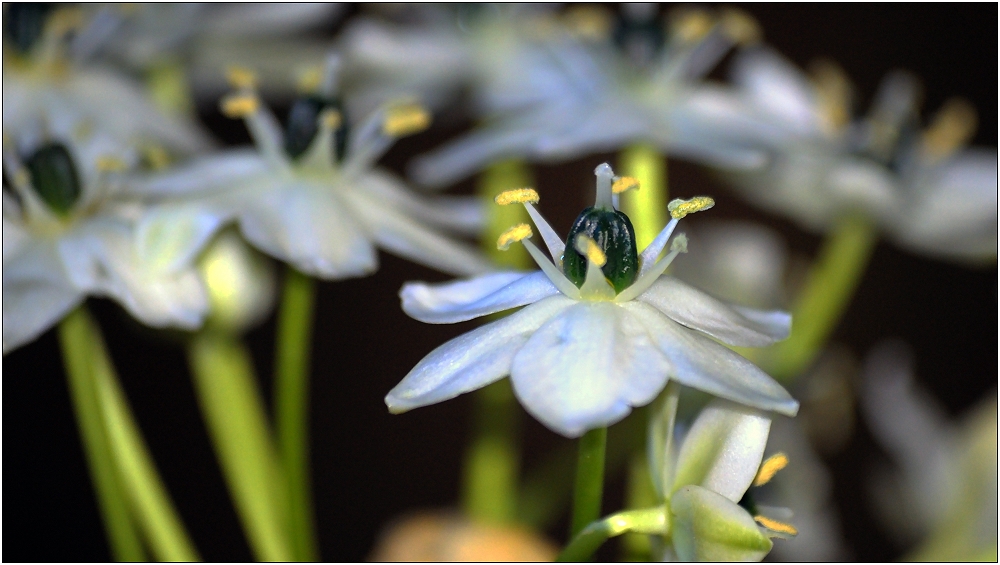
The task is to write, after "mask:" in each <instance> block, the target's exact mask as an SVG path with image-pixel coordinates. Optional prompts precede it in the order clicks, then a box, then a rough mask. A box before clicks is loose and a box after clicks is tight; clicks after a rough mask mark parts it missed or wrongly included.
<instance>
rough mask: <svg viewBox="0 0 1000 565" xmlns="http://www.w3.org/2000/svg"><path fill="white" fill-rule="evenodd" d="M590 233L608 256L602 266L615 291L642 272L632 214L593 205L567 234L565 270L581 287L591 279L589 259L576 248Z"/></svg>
mask: <svg viewBox="0 0 1000 565" xmlns="http://www.w3.org/2000/svg"><path fill="white" fill-rule="evenodd" d="M579 235H586V236H588V237H590V238H591V239H593V240H594V241H595V242H596V243H597V245H598V246H599V247H600V248H601V250H602V251H604V254H605V255H606V256H607V262H606V263H604V266H603V267H601V271H602V272H603V273H604V276H605V277H606V278H607V279H608V281H610V282H611V286H613V287H614V289H615V292H616V293H618V292H621V291H622V290H624V289H626V288H628V287H629V286H630V285H631V284H632V283H633V282H635V279H636V277H637V276H638V274H639V255H638V252H637V250H636V246H635V230H634V229H633V228H632V222H631V221H630V220H629V219H628V216H626V215H625V214H623V213H622V212H619V211H617V210H608V209H604V208H596V207H590V208H587V209H585V210H584V211H583V212H581V213H580V215H579V216H578V217H577V218H576V221H575V222H573V227H572V228H570V230H569V235H568V236H567V237H566V252H565V254H564V255H563V273H565V274H566V278H568V279H569V280H570V281H572V282H573V284H575V285H576V286H577V287H581V286H583V282H584V281H585V280H586V278H587V259H586V258H585V257H584V256H583V255H581V254H580V253H579V252H578V251H577V250H576V245H575V242H576V238H577V236H579Z"/></svg>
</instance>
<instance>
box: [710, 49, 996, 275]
mask: <svg viewBox="0 0 1000 565" xmlns="http://www.w3.org/2000/svg"><path fill="white" fill-rule="evenodd" d="M734 81H735V82H736V83H737V84H738V85H739V87H740V88H741V91H742V93H743V95H744V97H745V99H746V100H747V102H748V103H749V104H750V105H752V106H753V107H754V108H755V109H756V110H757V111H758V112H759V113H760V114H763V115H766V116H769V118H768V119H769V120H770V121H771V125H772V126H773V127H772V128H769V129H767V130H762V142H763V143H764V144H769V143H771V142H764V141H763V140H764V137H765V136H766V137H767V138H768V139H772V140H774V139H777V140H778V142H777V143H776V144H773V145H772V146H771V150H772V151H773V159H772V162H771V164H770V165H769V166H768V167H767V168H765V169H761V170H759V171H746V172H734V173H731V174H729V175H727V176H728V177H729V178H730V180H731V181H732V182H733V184H734V185H735V186H737V187H738V188H740V189H741V192H742V194H744V195H745V196H746V197H747V198H748V199H749V200H751V201H752V202H755V203H758V204H760V205H761V206H763V207H765V208H768V209H772V210H775V211H777V212H780V213H784V214H787V215H789V216H791V217H792V218H793V219H795V220H796V221H798V222H799V223H801V224H802V225H803V226H805V227H807V228H809V229H813V230H825V229H826V228H827V227H828V226H829V225H830V224H831V222H832V221H833V220H835V219H836V218H837V217H838V216H840V215H843V214H846V213H851V212H855V211H859V210H861V211H864V212H866V213H867V214H869V215H871V216H872V217H874V218H875V219H877V220H878V221H879V223H880V225H881V227H882V228H883V230H884V231H885V233H886V234H887V235H888V236H889V237H890V238H891V239H892V240H894V241H895V242H896V243H898V244H899V245H901V246H904V247H907V248H909V249H913V250H915V251H918V252H922V253H927V254H931V255H935V256H941V257H950V258H957V259H973V260H974V259H982V258H984V257H989V256H994V257H995V256H996V245H997V239H996V234H997V212H996V210H997V191H996V186H997V153H996V150H995V149H984V148H971V149H969V148H966V147H965V145H966V143H967V142H968V140H969V139H971V137H972V134H973V133H974V131H975V127H976V113H975V110H974V108H972V107H971V106H970V105H969V104H968V103H967V102H965V101H963V100H961V99H957V98H954V99H951V100H948V101H947V102H945V104H944V105H943V106H942V107H941V108H940V110H938V112H937V114H936V115H935V116H934V118H933V119H932V120H931V122H930V124H929V125H928V126H927V127H926V128H924V129H921V127H920V121H919V102H920V86H919V83H918V81H917V79H916V78H915V77H913V76H911V75H910V74H908V73H904V72H898V71H897V72H893V73H890V74H889V75H887V76H886V77H885V79H884V80H883V81H882V84H881V86H880V87H879V90H878V92H877V93H876V96H875V99H874V102H873V104H872V107H871V110H870V111H869V113H868V115H867V116H864V117H862V118H859V119H854V118H853V107H852V105H851V101H852V98H853V89H852V87H851V85H850V83H849V81H848V79H847V77H846V76H845V75H844V73H843V71H841V70H840V68H839V67H837V66H836V65H835V64H833V63H831V62H821V63H818V64H816V65H815V67H814V72H813V76H812V77H808V76H806V75H805V74H804V73H802V72H801V71H799V70H798V69H797V68H796V67H795V66H794V65H792V64H791V63H790V62H788V61H786V60H785V59H783V58H782V57H781V56H779V55H778V54H776V53H774V52H773V51H769V50H766V49H756V50H752V51H746V52H744V53H742V54H741V55H740V56H739V57H738V58H737V60H736V61H735V63H734ZM774 127H777V128H779V129H780V130H781V131H782V132H783V133H782V134H781V135H780V136H779V137H777V138H775V137H774V129H773V128H774Z"/></svg>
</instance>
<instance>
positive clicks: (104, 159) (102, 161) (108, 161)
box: [97, 155, 127, 173]
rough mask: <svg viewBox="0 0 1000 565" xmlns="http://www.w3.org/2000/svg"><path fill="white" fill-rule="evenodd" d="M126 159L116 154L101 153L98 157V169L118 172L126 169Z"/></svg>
mask: <svg viewBox="0 0 1000 565" xmlns="http://www.w3.org/2000/svg"><path fill="white" fill-rule="evenodd" d="M126 167H127V166H126V165H125V161H122V160H121V159H119V158H118V157H115V156H114V155H101V156H100V157H98V158H97V170H98V171H101V172H102V173H117V172H121V171H124V170H125V169H126Z"/></svg>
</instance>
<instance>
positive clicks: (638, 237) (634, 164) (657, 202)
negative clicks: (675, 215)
mask: <svg viewBox="0 0 1000 565" xmlns="http://www.w3.org/2000/svg"><path fill="white" fill-rule="evenodd" d="M619 163H620V164H619V167H620V168H621V171H620V174H623V175H628V176H631V177H635V178H637V179H639V189H638V190H630V191H628V192H626V193H625V194H622V196H621V209H622V211H623V212H625V215H627V216H628V217H629V219H631V220H632V226H633V227H634V228H635V241H636V244H637V245H638V247H639V249H640V250H641V249H645V247H646V246H647V245H649V244H650V243H651V242H652V241H653V240H654V239H655V238H656V235H657V234H658V233H660V230H662V229H663V226H665V225H667V221H668V218H667V198H668V196H669V190H668V185H667V161H666V159H665V158H664V156H663V155H662V154H661V153H660V150H659V149H657V148H656V146H654V145H651V144H648V143H636V144H633V145H630V146H628V147H626V148H625V149H624V150H623V151H622V152H621V156H620V157H619Z"/></svg>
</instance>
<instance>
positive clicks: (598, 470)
mask: <svg viewBox="0 0 1000 565" xmlns="http://www.w3.org/2000/svg"><path fill="white" fill-rule="evenodd" d="M607 444H608V428H597V429H594V430H590V431H588V432H587V433H585V434H583V437H581V438H580V444H579V453H578V456H577V462H576V484H575V487H574V491H573V516H572V521H571V525H570V535H571V536H576V535H577V534H579V533H580V532H581V531H582V530H583V529H584V528H586V527H587V524H589V523H591V522H593V521H594V520H597V518H598V517H600V515H601V499H602V498H603V496H604V453H605V449H606V447H607Z"/></svg>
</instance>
